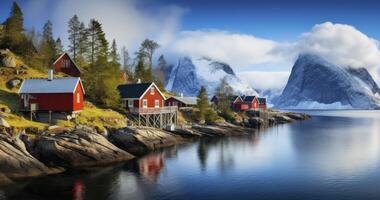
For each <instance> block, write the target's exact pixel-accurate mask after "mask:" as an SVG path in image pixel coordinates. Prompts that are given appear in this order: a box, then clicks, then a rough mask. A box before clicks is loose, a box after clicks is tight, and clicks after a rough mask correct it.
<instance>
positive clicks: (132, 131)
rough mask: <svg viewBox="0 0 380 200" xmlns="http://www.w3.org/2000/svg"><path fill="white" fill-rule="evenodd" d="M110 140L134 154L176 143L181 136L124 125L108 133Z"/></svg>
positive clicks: (153, 129)
mask: <svg viewBox="0 0 380 200" xmlns="http://www.w3.org/2000/svg"><path fill="white" fill-rule="evenodd" d="M109 137H110V140H111V141H112V142H113V143H114V144H115V145H116V146H118V147H119V148H121V149H123V150H125V151H128V152H130V153H132V154H134V155H141V154H144V153H146V152H148V151H151V150H154V149H157V148H161V147H168V146H173V145H175V144H177V143H178V142H179V141H180V140H181V137H179V136H177V135H174V134H171V133H169V132H166V131H163V130H160V129H155V128H149V127H141V128H135V127H126V128H124V129H119V130H116V131H115V132H114V133H112V134H110V136H109Z"/></svg>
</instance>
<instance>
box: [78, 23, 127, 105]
mask: <svg viewBox="0 0 380 200" xmlns="http://www.w3.org/2000/svg"><path fill="white" fill-rule="evenodd" d="M89 33H90V45H91V57H92V59H93V60H94V62H93V64H91V66H90V68H89V72H88V75H87V76H85V81H86V84H87V87H88V89H87V90H88V91H90V98H91V99H92V100H93V101H94V102H97V103H99V104H101V105H104V106H108V107H116V106H118V105H119V99H120V98H119V93H118V91H117V90H116V88H117V86H118V84H119V73H120V64H118V55H117V48H116V42H115V43H114V45H113V47H112V48H111V50H112V51H113V52H112V51H111V53H112V54H113V55H112V57H113V58H112V59H111V62H108V58H109V56H111V54H110V53H109V51H108V41H107V40H106V38H105V33H104V31H103V29H102V25H101V24H100V23H99V22H98V21H96V20H94V19H93V20H91V22H90V26H89Z"/></svg>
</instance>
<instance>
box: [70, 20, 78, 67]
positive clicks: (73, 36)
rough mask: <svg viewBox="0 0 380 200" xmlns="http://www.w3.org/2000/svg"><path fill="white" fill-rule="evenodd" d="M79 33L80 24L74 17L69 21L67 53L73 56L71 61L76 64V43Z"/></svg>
mask: <svg viewBox="0 0 380 200" xmlns="http://www.w3.org/2000/svg"><path fill="white" fill-rule="evenodd" d="M80 31H81V24H80V22H79V18H78V16H77V15H74V16H73V17H72V18H71V19H70V20H69V30H68V33H69V41H70V44H69V52H71V54H72V55H73V59H74V61H75V62H76V61H77V60H76V59H77V52H78V43H79V37H80Z"/></svg>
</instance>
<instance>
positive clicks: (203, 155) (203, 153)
mask: <svg viewBox="0 0 380 200" xmlns="http://www.w3.org/2000/svg"><path fill="white" fill-rule="evenodd" d="M197 152H198V159H199V163H200V165H201V170H202V171H205V170H206V165H207V156H208V146H207V144H206V141H205V140H200V141H199V144H198V150H197Z"/></svg>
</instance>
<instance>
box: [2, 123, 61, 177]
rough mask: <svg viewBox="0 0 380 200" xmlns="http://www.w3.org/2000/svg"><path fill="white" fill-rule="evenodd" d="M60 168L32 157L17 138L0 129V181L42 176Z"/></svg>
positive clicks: (56, 171)
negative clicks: (53, 167) (49, 166)
mask: <svg viewBox="0 0 380 200" xmlns="http://www.w3.org/2000/svg"><path fill="white" fill-rule="evenodd" d="M61 171H62V169H52V168H48V167H47V166H45V165H44V164H43V163H41V162H40V161H38V160H37V159H36V158H34V157H33V156H32V155H31V154H30V153H29V152H28V151H27V149H26V147H25V144H24V143H23V142H22V141H21V140H20V139H19V138H18V137H12V136H11V135H9V134H8V133H7V132H6V131H5V130H4V129H3V130H1V131H0V182H3V183H4V182H5V183H8V182H9V181H10V180H14V179H19V178H26V177H36V176H44V175H48V174H53V173H58V172H61Z"/></svg>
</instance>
